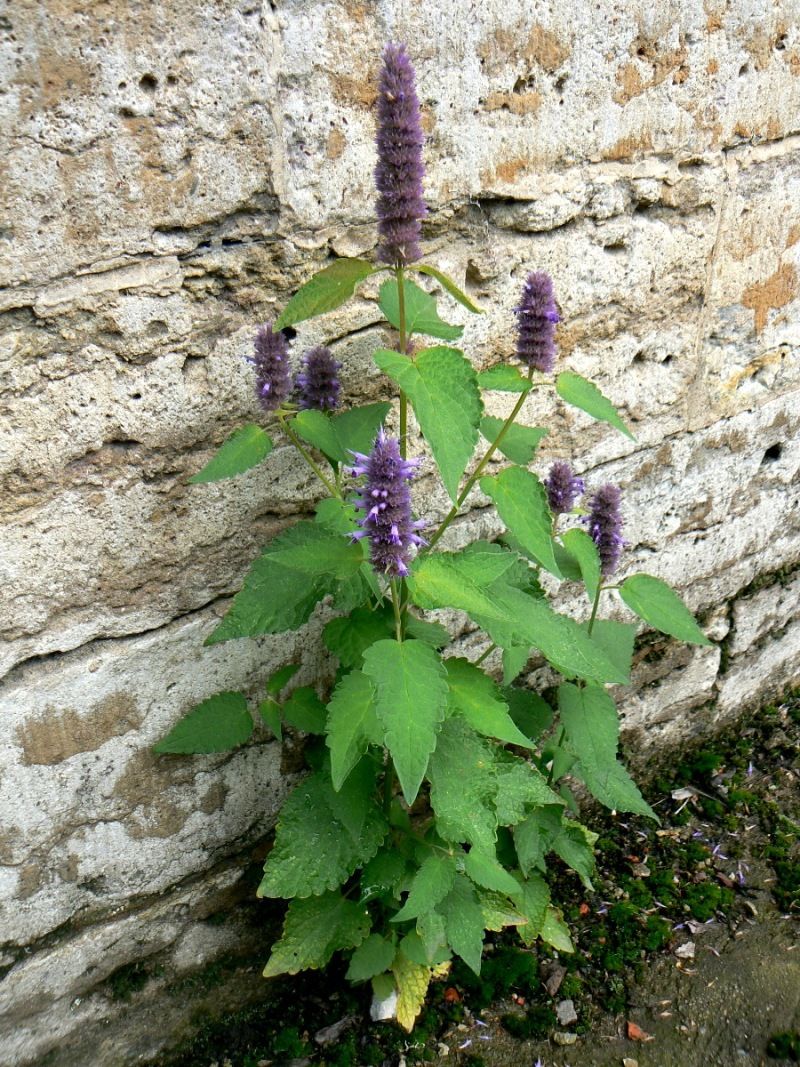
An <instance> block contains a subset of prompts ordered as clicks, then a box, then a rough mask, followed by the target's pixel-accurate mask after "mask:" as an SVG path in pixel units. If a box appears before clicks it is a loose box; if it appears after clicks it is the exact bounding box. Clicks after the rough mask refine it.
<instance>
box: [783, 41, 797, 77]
mask: <svg viewBox="0 0 800 1067" xmlns="http://www.w3.org/2000/svg"><path fill="white" fill-rule="evenodd" d="M783 62H784V63H788V65H789V73H790V74H793V75H794V77H795V78H800V52H798V51H797V49H796V48H795V49H793V50H792V51H791V52H784V53H783Z"/></svg>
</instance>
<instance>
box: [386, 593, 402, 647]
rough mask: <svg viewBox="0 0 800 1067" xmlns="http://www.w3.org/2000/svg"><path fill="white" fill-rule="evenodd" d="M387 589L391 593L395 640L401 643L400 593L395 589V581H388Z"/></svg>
mask: <svg viewBox="0 0 800 1067" xmlns="http://www.w3.org/2000/svg"><path fill="white" fill-rule="evenodd" d="M389 588H390V589H391V591H392V607H393V608H394V631H395V634H396V636H397V640H398V641H400V642H402V640H403V611H402V607H401V603H400V599H401V598H400V593H399V592H398V589H397V579H396V578H391V579H390V580H389Z"/></svg>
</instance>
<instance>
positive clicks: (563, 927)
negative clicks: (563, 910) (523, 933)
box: [539, 907, 575, 952]
mask: <svg viewBox="0 0 800 1067" xmlns="http://www.w3.org/2000/svg"><path fill="white" fill-rule="evenodd" d="M539 936H540V937H541V939H542V941H544V942H545V944H547V945H552V946H553V948H554V949H556V951H558V952H574V951H575V946H574V945H573V943H572V938H571V937H570V936H569V928H568V926H567V924H566V923H565V922H564V920H563V919H562V918H561V914H560V913H559V912H557V911H556V909H555V908H553V907H548V908H547V910H546V911H545V913H544V921H543V922H542V929H541V931H540V933H539Z"/></svg>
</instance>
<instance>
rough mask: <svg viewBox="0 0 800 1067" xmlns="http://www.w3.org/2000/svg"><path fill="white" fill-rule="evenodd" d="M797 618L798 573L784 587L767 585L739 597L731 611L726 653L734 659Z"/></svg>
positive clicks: (799, 598)
mask: <svg viewBox="0 0 800 1067" xmlns="http://www.w3.org/2000/svg"><path fill="white" fill-rule="evenodd" d="M799 615H800V573H798V574H795V575H793V576H792V577H789V578H787V580H786V583H785V584H775V585H768V586H766V587H765V588H763V589H759V590H758V591H757V592H755V593H753V594H752V595H750V596H743V597H740V598H739V599H738V600H737V601H736V603H735V604H734V607H733V627H734V628H733V633H732V634H731V639H730V641H729V642H728V646H727V647H728V652H729V654H730V655H731V656H738V655H740V654H741V653H742V652H746V651H747V650H748V649H749V648H751V647H752V646H753V645H754V644H755V643H756V642H757V641H761V640H762V639H763V638H764V637H766V636H767V635H768V634H771V633H774V632H776V631H780V630H783V629H785V627H786V626H788V624H789V623H790V622H791V621H792V620H793V619H795V618H796V617H797V616H799Z"/></svg>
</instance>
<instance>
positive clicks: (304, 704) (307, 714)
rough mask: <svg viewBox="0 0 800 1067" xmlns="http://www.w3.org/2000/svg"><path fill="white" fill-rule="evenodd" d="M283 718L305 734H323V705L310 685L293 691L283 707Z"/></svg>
mask: <svg viewBox="0 0 800 1067" xmlns="http://www.w3.org/2000/svg"><path fill="white" fill-rule="evenodd" d="M283 718H284V719H285V721H286V722H287V723H288V724H289V726H293V727H294V728H295V730H302V731H303V733H305V734H324V733H325V705H324V704H323V703H322V701H321V700H320V699H319V697H318V696H317V694H316V692H315V691H314V689H313V688H312V687H311V686H310V685H304V686H301V687H300V688H299V689H295V690H293V692H292V694H291V696H290V697H289V699H288V700H287V701H286V703H285V704H284V705H283Z"/></svg>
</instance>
